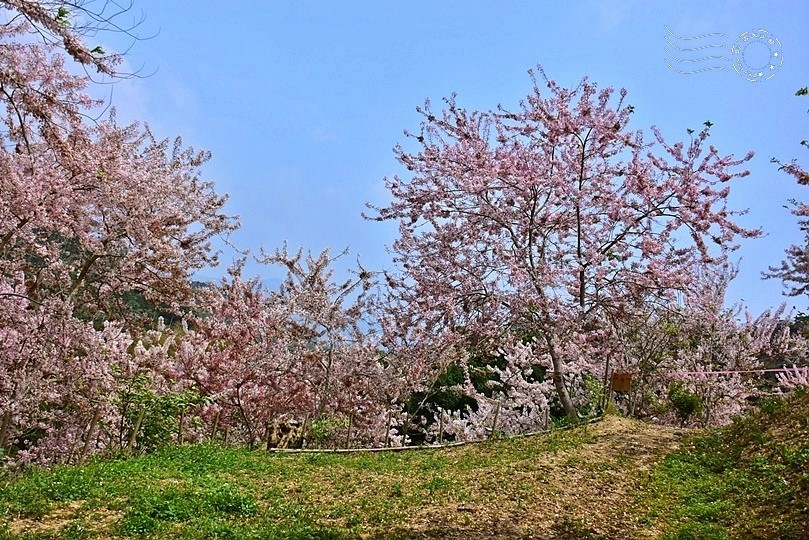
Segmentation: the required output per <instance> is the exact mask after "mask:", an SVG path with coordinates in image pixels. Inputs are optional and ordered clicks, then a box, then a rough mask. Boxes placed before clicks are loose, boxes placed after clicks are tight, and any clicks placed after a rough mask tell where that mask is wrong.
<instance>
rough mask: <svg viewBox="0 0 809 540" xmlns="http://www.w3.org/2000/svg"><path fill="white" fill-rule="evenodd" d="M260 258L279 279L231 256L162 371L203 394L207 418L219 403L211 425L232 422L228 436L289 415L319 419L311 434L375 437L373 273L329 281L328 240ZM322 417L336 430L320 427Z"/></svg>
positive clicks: (381, 405)
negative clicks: (315, 251)
mask: <svg viewBox="0 0 809 540" xmlns="http://www.w3.org/2000/svg"><path fill="white" fill-rule="evenodd" d="M260 260H261V261H262V262H264V263H266V264H270V265H275V266H279V267H281V268H284V269H285V270H286V272H287V276H286V278H285V279H284V281H283V283H282V284H281V286H280V288H279V289H278V290H277V291H273V290H267V289H266V288H265V287H264V286H262V285H261V283H260V282H259V281H258V280H255V279H254V280H249V281H244V280H243V279H242V278H241V275H240V274H241V267H240V265H237V266H235V267H234V268H233V269H231V277H230V278H229V279H226V280H224V281H223V282H222V284H221V285H220V286H219V287H217V288H216V289H211V290H208V291H207V293H208V296H209V298H208V300H207V301H205V302H204V303H202V304H200V306H201V310H200V315H199V316H198V317H196V318H194V319H193V327H192V328H188V329H187V330H186V332H185V335H184V336H183V337H182V339H180V340H179V342H178V343H179V345H178V348H177V351H176V354H175V355H174V357H173V359H172V360H171V361H170V362H169V365H170V366H171V367H170V368H169V373H168V377H169V378H170V379H172V380H176V381H184V382H183V384H184V385H186V386H190V387H192V388H195V389H197V390H199V391H200V393H201V394H202V395H204V396H208V397H210V398H211V401H212V404H213V406H212V407H210V408H209V410H208V412H207V416H208V418H207V419H208V420H209V421H212V420H213V418H214V417H216V415H217V413H219V414H218V420H217V421H218V425H219V426H220V427H222V428H227V427H233V428H235V429H232V430H231V433H232V434H233V435H234V438H233V439H231V440H237V439H241V440H243V441H245V442H247V443H249V444H250V445H251V446H254V447H255V446H257V445H258V443H259V442H260V441H261V440H263V439H266V438H267V437H268V436H269V435H270V430H271V429H272V426H273V424H275V423H277V422H281V421H287V420H296V421H297V422H299V424H301V425H303V424H306V425H307V426H309V427H312V426H314V427H315V428H318V430H315V431H318V432H319V435H320V437H321V439H323V440H321V441H314V442H316V443H321V444H334V443H335V442H336V439H335V438H340V439H341V442H340V444H344V441H345V440H347V438H348V437H351V436H353V437H354V438H355V439H356V440H363V441H365V442H370V443H373V442H379V440H380V439H381V438H382V433H384V429H385V416H386V412H387V407H386V401H385V399H384V397H383V396H384V389H385V388H386V381H385V373H384V370H383V368H382V365H381V364H380V363H379V354H378V350H377V346H376V340H375V339H374V337H373V335H372V334H370V333H369V332H368V325H367V324H366V323H365V322H364V318H365V317H367V315H368V309H367V295H368V293H369V291H370V290H371V287H372V277H373V276H372V274H371V273H370V272H368V271H366V270H364V269H362V268H359V269H358V271H357V272H356V274H355V276H354V278H352V279H348V280H345V281H343V282H335V281H334V280H333V269H332V263H333V262H334V258H332V257H331V256H330V254H329V251H328V250H325V251H323V252H321V253H320V255H319V256H317V257H315V256H312V255H311V254H309V255H307V256H305V257H304V255H303V253H302V251H298V252H297V253H290V252H289V251H288V250H287V248H286V246H285V247H284V248H282V249H278V250H276V251H274V252H272V253H269V254H265V255H264V256H263V257H261V258H260ZM202 306H204V307H202ZM223 413H224V414H223ZM349 425H350V429H351V433H348V429H349ZM328 426H337V427H340V428H341V430H342V429H345V431H344V432H343V431H340V432H339V433H326V431H329V429H325V427H328ZM320 428H322V429H320ZM307 431H309V432H310V433H312V432H313V431H312V430H307ZM239 434H241V435H239ZM310 442H312V441H310Z"/></svg>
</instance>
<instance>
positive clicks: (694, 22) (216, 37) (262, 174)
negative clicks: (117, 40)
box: [109, 0, 809, 312]
mask: <svg viewBox="0 0 809 540" xmlns="http://www.w3.org/2000/svg"><path fill="white" fill-rule="evenodd" d="M223 6H224V7H223ZM134 9H135V14H136V15H138V14H140V12H141V11H142V12H143V15H144V16H145V21H144V22H143V24H142V25H141V27H140V28H139V33H140V34H141V35H142V36H150V35H154V37H152V38H151V39H148V40H144V41H141V42H139V43H136V44H135V46H134V48H133V49H132V51H131V52H130V53H129V54H128V56H127V62H128V63H129V64H130V65H131V66H132V67H134V68H138V67H140V66H143V71H142V73H144V74H150V73H151V76H149V77H145V78H140V79H133V80H129V81H123V82H120V83H118V84H117V85H115V86H114V88H113V104H114V105H115V106H116V107H117V108H118V110H119V116H120V117H122V118H124V119H132V120H142V121H146V122H148V123H149V124H150V125H151V126H152V128H153V130H154V131H155V133H156V134H157V135H158V136H174V135H182V136H183V138H184V139H185V141H186V143H187V144H190V145H193V146H195V147H197V148H204V149H207V150H210V151H211V152H213V156H214V157H213V160H212V161H211V162H210V163H209V164H208V165H207V166H206V169H205V176H206V177H208V178H211V179H213V180H215V182H216V184H217V190H218V191H219V192H222V193H228V194H229V195H230V200H229V202H228V205H227V210H228V211H229V212H230V213H232V214H238V215H240V216H241V221H242V229H241V230H240V231H239V232H238V233H237V234H236V235H235V237H234V239H233V240H234V242H235V243H236V244H237V245H238V246H240V247H243V248H249V249H252V250H257V249H258V248H259V247H260V246H264V247H266V248H268V249H273V248H275V247H276V246H279V245H281V244H282V243H283V242H284V241H285V240H287V241H288V242H289V244H290V246H291V247H293V248H297V247H303V248H305V249H311V250H313V251H315V252H317V251H320V250H321V249H323V248H325V247H329V246H330V247H332V249H333V250H335V251H339V250H341V249H343V248H345V247H347V246H348V247H350V249H351V253H352V259H353V257H355V256H356V255H359V256H360V257H361V260H362V261H363V264H364V265H366V266H367V267H369V268H373V269H380V268H382V267H385V266H386V265H387V264H388V255H387V253H386V251H385V245H386V244H390V243H391V242H392V241H393V240H394V238H395V233H396V230H395V227H394V226H393V225H392V224H380V223H376V222H366V221H364V220H363V219H362V218H361V217H360V213H361V212H362V211H363V209H364V204H365V202H366V201H370V202H373V203H376V204H384V203H385V202H386V201H387V200H388V195H387V192H386V190H385V188H384V184H383V178H384V177H385V176H391V175H393V174H401V173H402V170H401V168H400V167H399V165H398V163H397V162H396V160H395V158H394V155H393V153H392V151H391V149H392V148H393V146H394V145H395V144H396V143H399V142H406V141H405V138H404V136H403V134H402V131H403V130H404V129H411V130H416V129H417V127H418V123H419V120H420V117H419V115H418V114H417V113H416V112H415V107H416V106H418V105H421V104H423V102H424V99H425V98H428V97H429V98H430V99H431V100H432V101H433V103H434V104H436V105H437V104H438V103H440V99H441V98H442V97H444V96H447V95H449V94H450V93H452V92H457V93H458V103H459V104H460V105H462V106H465V107H467V108H469V109H482V110H488V109H491V108H494V107H496V106H497V105H498V104H503V105H504V106H506V107H507V108H516V107H517V103H518V101H519V99H520V98H522V97H524V96H525V95H526V94H527V93H528V92H529V91H530V89H531V81H530V79H529V77H528V75H527V71H528V69H530V68H532V67H534V66H536V65H537V64H541V65H542V66H543V67H544V69H545V71H546V73H547V74H548V76H549V77H551V78H553V79H555V80H557V81H558V82H560V83H561V84H563V85H565V86H573V85H575V84H576V83H577V82H578V81H579V80H580V79H581V78H582V77H583V76H585V75H587V76H589V77H590V78H591V79H592V80H594V81H596V82H597V83H598V84H599V85H600V86H602V87H603V86H615V87H625V88H627V90H628V92H629V95H628V98H627V103H630V104H632V105H633V106H634V107H635V111H636V112H635V114H634V125H633V127H635V128H642V129H645V130H648V128H649V126H651V125H657V126H658V127H660V129H661V130H662V131H663V134H664V135H665V136H666V137H667V139H668V140H669V141H671V142H674V141H676V140H681V139H687V133H686V129H687V128H694V129H699V128H700V127H701V126H702V123H703V122H704V121H706V120H710V121H711V122H713V124H714V127H713V129H712V135H711V141H712V142H713V144H715V145H716V146H717V147H718V148H719V150H720V152H721V153H723V154H726V153H733V154H735V155H737V156H743V155H744V154H745V153H746V152H747V151H748V150H751V149H752V150H754V151H755V152H756V157H755V158H754V160H753V161H752V162H751V163H750V164H749V167H748V168H749V169H750V170H751V172H752V174H751V175H750V176H749V177H747V178H746V179H743V180H741V181H739V182H738V183H737V184H736V185H735V187H734V188H733V193H732V195H731V206H732V207H734V208H749V210H750V212H749V214H748V215H746V216H744V217H743V218H742V219H741V221H742V223H743V224H745V225H747V226H751V227H753V226H755V227H762V228H763V229H764V231H765V232H766V233H767V236H766V237H764V238H762V239H758V240H751V241H746V242H745V243H744V244H743V247H742V248H741V249H740V250H739V251H738V252H737V256H738V257H740V258H741V259H742V260H741V271H740V275H739V277H738V278H737V280H736V282H735V283H734V284H733V286H732V288H731V290H730V293H729V300H730V301H738V300H742V299H743V300H744V302H745V303H746V304H747V305H748V306H749V307H750V308H751V310H752V311H753V312H760V311H761V310H763V309H765V308H767V307H770V306H775V305H778V304H779V303H780V302H782V301H784V300H786V301H787V302H788V305H789V306H795V307H796V308H797V309H800V310H803V311H809V301H808V300H807V299H806V298H784V297H783V296H782V295H781V290H782V287H781V284H780V283H778V282H775V281H761V279H760V274H761V272H762V271H763V270H765V269H766V268H767V266H768V265H771V264H776V263H778V262H779V261H780V260H781V259H782V255H783V250H784V249H785V248H786V247H787V246H788V245H789V244H791V243H794V242H798V241H800V240H801V235H800V232H799V231H798V228H797V224H796V220H795V218H794V217H793V216H791V214H790V213H789V212H788V210H786V209H785V208H784V207H783V206H784V205H785V204H786V202H787V200H788V199H790V198H798V199H803V200H805V199H807V198H809V188H806V187H804V188H801V187H799V186H797V185H795V183H794V181H793V180H792V179H791V178H790V177H788V176H787V175H785V174H783V173H780V172H778V170H777V167H776V166H775V165H773V164H772V163H770V158H772V157H774V156H777V157H779V158H781V159H783V160H789V159H791V158H795V157H798V158H800V160H801V161H802V162H803V163H804V164H807V165H809V152H807V151H806V150H805V149H803V147H801V146H800V144H799V143H800V141H801V140H803V139H809V114H807V109H809V98H802V99H801V98H797V97H794V94H795V91H796V90H797V89H798V88H800V87H802V86H806V85H807V84H809V69H807V68H809V33H807V32H806V21H808V20H809V3H804V2H800V1H798V0H793V1H791V2H761V1H758V2H750V1H747V2H742V1H739V2H696V1H688V2H674V1H671V2H644V1H634V0H613V1H582V2H575V3H573V2H571V3H562V2H540V1H536V0H535V1H530V2H529V1H522V2H517V1H501V2H497V3H495V2H490V1H488V2H487V1H476V0H475V1H469V0H467V1H463V2H461V1H443V2H436V1H432V2H426V1H410V2H396V3H392V2H380V1H375V2H370V1H369V2H351V1H346V2H334V3H332V2H325V1H321V2H315V1H308V0H299V1H295V2H252V1H240V2H232V3H228V4H226V5H225V4H222V3H221V2H216V3H214V2H210V1H207V0H197V1H194V2H180V1H173V2H166V1H157V0H135V5H134ZM666 27H668V28H669V29H670V30H671V31H673V32H674V33H675V34H677V35H679V36H680V37H697V36H701V35H704V34H720V33H721V34H724V36H720V35H713V36H708V37H703V38H700V39H696V40H677V39H674V38H671V39H672V41H673V43H674V44H675V45H677V46H679V47H680V48H686V47H691V48H694V47H693V46H699V47H704V46H711V45H722V44H724V45H726V46H731V45H733V44H734V43H742V44H744V43H745V42H743V41H742V42H740V41H739V40H740V36H741V35H742V34H743V33H744V32H748V36H750V37H751V41H749V42H747V43H748V45H749V48H748V49H747V50H746V52H742V53H740V54H736V55H733V54H732V51H731V50H728V49H718V48H715V47H714V48H709V49H705V51H706V53H707V54H710V55H722V54H724V55H725V56H726V57H727V58H729V59H730V60H734V59H735V60H736V62H737V65H741V66H743V67H745V66H752V65H753V64H762V65H764V64H766V62H767V58H768V55H769V54H770V51H771V50H775V51H777V52H779V53H781V54H782V58H783V64H782V65H780V67H779V69H778V70H777V72H775V74H774V76H773V77H772V78H770V79H768V80H763V81H758V82H750V81H747V80H745V78H744V77H742V76H741V75H739V74H737V73H736V72H735V71H734V70H733V66H732V64H731V62H730V61H723V60H709V61H699V62H690V63H689V62H680V63H676V62H673V61H671V60H670V62H671V63H673V64H676V65H677V66H678V67H680V66H682V69H681V70H683V71H688V70H689V69H687V68H692V67H693V68H699V69H706V68H710V67H725V68H727V69H729V71H717V70H709V71H704V72H701V73H696V74H691V75H686V74H681V73H677V72H675V71H673V70H672V69H670V68H669V67H668V66H667V65H666V63H665V60H666V59H667V58H670V57H669V56H668V55H667V53H666V52H665V51H664V47H668V45H667V44H666V42H665V41H664V38H665V37H666V36H667V35H668V34H667V32H666ZM759 30H767V32H768V34H767V37H769V38H773V37H774V38H777V39H778V42H779V43H780V45H781V46H780V48H779V47H776V48H773V49H767V47H766V46H765V45H764V44H763V42H761V40H759V39H757V38H756V39H752V34H750V33H751V32H758V31H759ZM758 35H762V34H757V36H758ZM109 39H113V38H109ZM776 45H777V43H776ZM669 48H670V47H669ZM676 54H677V55H679V56H678V57H679V58H680V59H681V60H696V59H698V58H701V56H700V55H701V54H702V53H701V52H696V53H695V52H683V51H679V52H677V53H676ZM745 55H746V56H745ZM235 257H236V254H235V253H234V252H232V251H225V253H224V260H225V262H226V263H227V262H229V261H230V260H232V259H233V258H235ZM347 262H348V261H347ZM274 272H277V271H270V270H269V269H267V268H262V267H260V266H258V265H250V266H249V267H248V268H247V273H248V275H253V274H262V276H263V277H264V278H265V280H267V281H268V282H272V281H273V280H274V278H277V277H279V276H280V273H274ZM214 274H215V272H212V273H211V275H214Z"/></svg>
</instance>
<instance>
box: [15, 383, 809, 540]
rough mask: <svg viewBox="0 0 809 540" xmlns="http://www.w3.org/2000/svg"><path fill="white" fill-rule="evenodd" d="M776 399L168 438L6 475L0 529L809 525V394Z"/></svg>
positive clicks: (533, 531) (384, 534)
mask: <svg viewBox="0 0 809 540" xmlns="http://www.w3.org/2000/svg"><path fill="white" fill-rule="evenodd" d="M767 411H768V412H766V413H762V414H761V415H759V416H757V417H755V418H751V419H748V420H746V421H745V422H744V423H739V424H737V425H735V426H733V427H731V428H729V429H727V430H723V431H717V432H708V433H703V434H700V435H699V438H689V435H691V436H692V437H693V434H689V433H687V432H685V431H683V430H677V429H673V428H663V427H660V426H652V425H648V424H644V423H641V422H637V421H633V420H628V419H624V418H619V417H614V416H612V417H607V418H606V419H605V420H604V421H602V422H600V423H598V424H595V425H591V426H588V427H587V428H578V429H576V430H571V431H559V432H555V433H553V434H551V435H541V436H535V437H528V438H521V439H510V440H503V441H491V442H486V443H480V444H475V445H469V446H463V447H457V448H448V449H432V450H418V451H408V452H398V453H374V454H275V453H267V452H249V451H246V450H242V449H233V448H220V447H215V446H206V445H196V446H182V447H179V448H170V449H166V450H163V451H161V452H158V453H156V454H153V455H150V456H145V457H139V458H132V459H127V460H119V461H107V462H95V463H90V464H88V465H86V466H84V467H81V468H75V467H65V468H57V469H55V470H53V471H50V472H42V471H34V472H29V473H28V474H26V475H25V476H23V477H21V478H16V479H12V478H7V479H5V480H3V481H2V483H0V539H4V538H9V539H10V538H15V539H21V538H27V539H34V538H40V539H41V538H67V539H70V538H73V539H79V538H119V537H120V538H189V539H190V538H200V539H202V538H255V539H258V538H262V539H272V538H278V539H281V538H284V539H287V538H291V539H304V538H306V539H329V538H333V539H342V538H363V539H370V538H379V539H382V538H385V539H388V538H401V539H404V538H464V539H467V540H473V539H475V538H481V537H487V538H557V539H571V540H572V539H587V538H590V539H613V538H615V539H620V538H667V539H668V538H671V539H674V538H677V539H687V538H695V539H696V538H790V537H792V538H809V536H802V534H803V533H804V532H805V531H809V528H807V523H809V521H808V519H809V518H808V513H807V508H806V506H807V502H806V501H807V500H809V490H808V487H809V486H808V484H807V482H808V481H809V477H808V476H807V474H809V473H807V471H806V465H807V458H809V431H807V430H808V429H809V420H807V419H808V418H809V415H808V414H807V412H808V411H809V397H807V396H806V395H803V396H800V397H799V399H798V400H797V401H796V402H795V404H792V405H781V406H778V405H771V406H769V407H768V409H767ZM671 452H679V453H676V454H671ZM666 454H669V455H668V457H665V455H666Z"/></svg>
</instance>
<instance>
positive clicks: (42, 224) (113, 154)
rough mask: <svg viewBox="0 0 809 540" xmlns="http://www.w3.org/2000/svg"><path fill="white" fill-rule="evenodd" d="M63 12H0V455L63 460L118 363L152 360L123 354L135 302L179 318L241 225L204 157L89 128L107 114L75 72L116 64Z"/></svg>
mask: <svg viewBox="0 0 809 540" xmlns="http://www.w3.org/2000/svg"><path fill="white" fill-rule="evenodd" d="M62 4H63V3H61V2H58V3H51V2H34V1H19V2H11V1H9V2H2V3H1V5H2V7H4V8H6V9H7V10H10V14H11V16H10V22H8V23H6V24H0V104H1V105H2V112H1V113H0V115H1V116H2V130H0V320H2V323H3V324H2V327H1V328H2V330H0V373H2V376H3V385H2V387H0V412H2V415H3V417H4V419H5V418H7V421H6V420H4V425H5V426H6V427H5V429H4V432H5V437H4V438H5V439H6V440H5V441H0V449H2V447H3V446H4V443H6V442H9V441H10V442H11V443H13V444H14V445H16V446H17V447H18V448H22V449H24V450H25V451H28V450H30V449H32V448H34V447H38V448H52V450H53V452H52V453H54V452H55V453H58V452H62V451H63V450H64V452H63V453H62V454H61V455H60V459H66V458H67V457H69V456H70V452H69V450H65V448H69V447H70V444H71V443H70V441H71V440H74V442H75V438H76V437H81V436H82V429H81V426H82V422H86V421H89V417H91V416H93V413H92V410H93V408H96V407H97V406H98V404H99V403H102V402H103V403H109V401H110V399H112V398H111V396H112V393H113V391H114V388H115V384H114V383H115V381H114V377H115V374H116V373H121V372H122V368H121V366H120V363H121V362H126V361H127V358H126V357H127V356H128V355H129V356H133V355H135V356H136V355H138V354H139V353H138V351H141V352H143V353H144V354H143V355H142V356H144V357H145V356H148V355H146V354H145V350H144V349H143V348H140V349H138V348H137V347H132V348H130V349H129V352H127V349H128V345H129V344H131V343H132V341H133V339H135V338H133V337H132V336H133V335H134V336H137V335H138V334H139V333H141V332H142V329H138V328H134V327H132V326H129V325H127V324H124V323H121V324H117V323H116V322H115V320H116V319H118V318H120V314H121V305H122V304H123V303H124V302H125V298H124V295H125V293H127V292H131V291H138V292H139V293H142V294H143V295H144V296H145V297H146V298H147V299H148V300H150V301H153V302H155V303H156V304H166V305H173V306H175V307H179V305H180V304H181V303H183V302H186V301H188V299H189V298H190V297H191V294H192V290H191V287H190V275H191V272H193V271H194V270H196V269H199V268H201V267H204V266H207V265H210V264H215V263H216V258H217V256H216V253H213V252H212V251H211V244H210V243H211V240H212V239H213V238H214V237H216V236H218V235H226V234H228V233H229V232H231V231H232V230H233V229H234V228H235V227H236V225H237V224H236V222H235V220H233V219H232V218H230V217H228V216H226V215H225V214H224V213H223V212H222V208H223V205H224V203H225V200H226V198H225V197H223V196H220V195H217V194H216V193H215V191H214V189H213V184H212V183H211V182H207V181H203V180H201V179H200V167H201V166H202V165H203V164H204V163H205V161H206V160H207V159H208V154H207V153H206V152H197V151H194V150H193V149H191V148H185V147H184V146H183V145H182V142H181V141H180V140H179V139H177V140H176V141H174V142H173V143H172V142H170V141H168V140H166V141H159V140H156V139H155V137H153V136H152V134H151V133H150V132H149V130H148V129H144V128H142V127H140V126H138V125H137V124H133V125H128V126H121V125H119V124H118V123H117V122H116V121H115V117H114V115H111V116H110V117H108V118H106V119H101V120H96V121H93V120H89V118H90V117H92V116H93V115H94V113H95V109H94V108H95V107H97V106H99V105H101V104H102V103H101V102H99V101H97V100H93V99H91V98H90V97H89V96H88V94H87V88H88V85H89V84H90V82H91V81H90V78H89V75H86V74H85V75H75V74H72V73H71V72H70V70H69V69H68V67H67V66H66V63H68V62H70V58H71V57H72V58H74V59H76V60H78V61H79V62H82V63H85V64H92V65H94V66H96V67H97V68H98V69H99V70H101V71H102V72H105V73H113V71H112V65H113V64H111V63H110V62H112V60H113V59H112V58H109V57H103V58H102V56H103V55H101V53H99V52H98V51H95V52H93V51H94V50H93V49H90V48H89V46H87V45H85V44H84V43H83V42H81V33H79V32H77V31H75V26H74V23H73V22H71V21H68V20H67V19H66V20H60V19H63V18H65V17H68V14H66V13H65V12H63V11H62V10H63V9H64V6H67V5H68V4H67V3H65V4H64V5H62ZM70 5H71V6H73V5H74V4H70ZM83 5H85V3H83V2H79V3H77V4H75V6H83ZM31 33H33V34H35V35H36V36H42V37H43V39H44V41H42V40H33V39H31V37H30V35H29V34H31ZM55 35H56V36H59V37H60V39H59V40H56V39H54V38H53V36H55ZM130 334H131V335H130ZM121 343H125V345H124V346H123V347H121ZM93 404H95V405H93ZM101 408H102V409H103V410H104V411H109V408H108V407H106V406H104V407H101ZM56 411H63V413H64V414H62V415H61V416H59V418H58V419H57V416H58V415H56ZM105 414H106V413H105ZM97 420H98V419H96V421H97ZM103 421H105V419H104V418H102V422H103ZM48 441H61V442H59V444H57V443H53V444H51V443H50V442H48ZM60 444H61V446H59V445H60ZM48 445H50V446H48ZM57 447H59V448H62V450H58V449H57Z"/></svg>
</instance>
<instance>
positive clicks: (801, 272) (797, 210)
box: [764, 87, 809, 296]
mask: <svg viewBox="0 0 809 540" xmlns="http://www.w3.org/2000/svg"><path fill="white" fill-rule="evenodd" d="M796 95H798V96H807V95H809V89H807V88H806V87H804V88H801V89H800V90H798V91H797V92H796ZM801 145H803V146H804V147H806V148H807V149H809V141H806V140H804V141H801ZM772 161H773V162H774V163H777V164H778V165H780V167H779V168H780V170H782V171H784V172H786V173H787V174H788V175H790V176H792V177H793V178H794V179H795V180H796V181H797V182H798V183H799V184H801V185H804V186H805V185H809V171H807V170H806V169H804V168H803V167H801V166H800V165H799V164H798V162H797V160H794V159H793V160H792V161H790V162H789V163H782V162H781V161H779V160H777V159H776V158H773V159H772ZM790 203H791V204H792V206H793V208H792V214H793V215H795V216H798V218H799V221H798V224H799V226H800V229H801V230H802V231H803V232H804V233H805V238H804V244H803V245H792V246H790V247H789V248H787V250H786V255H787V256H786V259H784V260H783V261H781V264H780V265H779V266H771V267H770V269H769V271H768V272H765V273H764V277H765V278H777V279H780V280H781V281H783V283H784V285H785V286H786V285H788V284H789V286H790V289H789V291H787V293H786V294H788V295H789V296H799V295H802V294H809V204H807V203H802V202H798V201H796V200H792V201H790Z"/></svg>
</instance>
